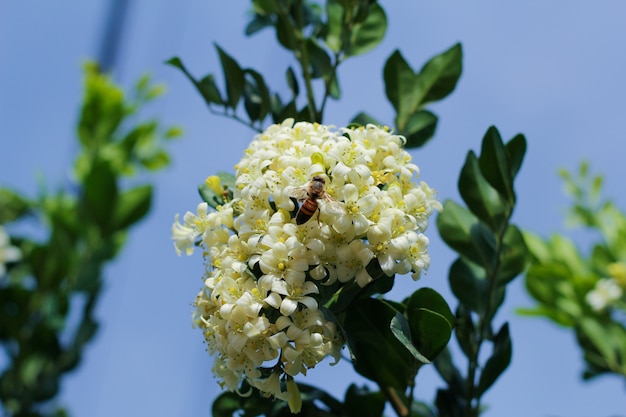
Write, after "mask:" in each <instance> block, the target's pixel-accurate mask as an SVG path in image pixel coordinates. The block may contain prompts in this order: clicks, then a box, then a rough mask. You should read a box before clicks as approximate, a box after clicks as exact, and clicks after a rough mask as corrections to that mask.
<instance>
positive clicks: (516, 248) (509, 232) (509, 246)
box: [496, 225, 528, 286]
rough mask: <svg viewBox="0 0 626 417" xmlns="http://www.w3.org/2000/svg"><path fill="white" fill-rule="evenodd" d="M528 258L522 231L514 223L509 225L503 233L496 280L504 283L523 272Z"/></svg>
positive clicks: (500, 283) (501, 283)
mask: <svg viewBox="0 0 626 417" xmlns="http://www.w3.org/2000/svg"><path fill="white" fill-rule="evenodd" d="M527 260H528V251H527V249H526V243H525V242H524V237H523V236H522V232H521V231H520V230H519V229H518V228H517V226H515V225H509V227H507V229H506V232H505V233H504V239H503V241H502V251H501V252H500V267H499V269H498V275H497V276H496V282H497V283H498V285H502V286H504V285H506V284H508V283H509V282H511V280H513V278H515V277H516V276H518V275H519V274H521V273H522V272H524V269H525V268H526V264H527Z"/></svg>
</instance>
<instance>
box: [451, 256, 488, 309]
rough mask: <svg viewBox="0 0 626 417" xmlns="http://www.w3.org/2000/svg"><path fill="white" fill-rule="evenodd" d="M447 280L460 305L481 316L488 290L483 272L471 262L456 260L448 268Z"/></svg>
mask: <svg viewBox="0 0 626 417" xmlns="http://www.w3.org/2000/svg"><path fill="white" fill-rule="evenodd" d="M449 280H450V289H451V290H452V293H453V294H454V296H455V297H456V298H457V299H458V300H459V302H460V303H461V305H463V306H464V307H466V308H468V309H469V310H471V311H475V312H477V313H479V314H481V315H483V314H484V312H485V308H486V305H485V304H486V301H487V299H488V290H489V282H488V280H487V276H486V274H485V270H484V269H483V268H480V267H479V266H478V265H476V264H475V263H473V262H469V261H467V260H464V259H462V258H457V260H456V261H454V263H453V264H452V266H450V274H449Z"/></svg>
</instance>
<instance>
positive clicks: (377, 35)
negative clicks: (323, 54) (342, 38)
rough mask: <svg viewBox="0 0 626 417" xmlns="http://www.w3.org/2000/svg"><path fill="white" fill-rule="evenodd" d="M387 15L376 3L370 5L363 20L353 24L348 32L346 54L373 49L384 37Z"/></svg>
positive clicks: (362, 52)
mask: <svg viewBox="0 0 626 417" xmlns="http://www.w3.org/2000/svg"><path fill="white" fill-rule="evenodd" d="M386 31H387V16H386V15H385V11H384V10H383V8H382V7H381V6H380V5H379V4H378V3H373V4H371V5H370V7H369V10H368V14H367V17H366V18H365V20H364V21H362V22H360V23H357V24H356V25H354V27H353V29H352V31H351V32H350V39H349V42H348V47H347V48H346V56H356V55H361V54H364V53H366V52H369V51H371V50H372V49H374V48H375V47H376V46H377V45H378V44H379V43H380V42H382V40H383V38H384V37H385V32H386Z"/></svg>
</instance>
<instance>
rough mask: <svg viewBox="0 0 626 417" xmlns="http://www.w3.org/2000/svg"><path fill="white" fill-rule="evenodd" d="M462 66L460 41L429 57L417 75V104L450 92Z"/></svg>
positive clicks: (430, 100)
mask: <svg viewBox="0 0 626 417" xmlns="http://www.w3.org/2000/svg"><path fill="white" fill-rule="evenodd" d="M462 67H463V49H462V48H461V44H460V43H457V44H456V45H454V46H452V47H451V48H450V49H448V50H447V51H445V52H442V53H441V54H439V55H436V56H435V57H433V58H431V59H430V60H429V61H428V62H427V63H426V64H425V65H424V66H423V67H422V69H421V70H420V72H419V74H418V75H417V86H416V88H417V90H418V91H419V95H418V97H419V99H418V103H419V105H421V106H423V105H424V104H426V103H430V102H433V101H437V100H441V99H442V98H444V97H446V96H447V95H448V94H450V93H451V92H452V91H453V90H454V88H455V87H456V83H457V81H458V80H459V78H460V77H461V71H462Z"/></svg>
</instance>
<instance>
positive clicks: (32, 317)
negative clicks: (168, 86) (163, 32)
mask: <svg viewBox="0 0 626 417" xmlns="http://www.w3.org/2000/svg"><path fill="white" fill-rule="evenodd" d="M162 90H163V89H162V87H159V86H155V85H153V84H152V83H151V82H150V80H149V78H148V77H143V78H141V79H140V80H139V82H138V83H137V85H136V87H135V90H134V92H133V95H132V96H131V97H127V96H126V95H125V94H124V92H123V91H122V90H121V89H120V88H119V87H118V86H116V85H115V84H114V83H113V82H112V81H111V80H110V79H109V77H108V76H106V75H105V74H101V73H100V72H99V71H98V68H97V66H96V65H95V64H87V65H86V66H85V81H84V97H83V103H82V107H81V110H80V118H79V123H78V127H77V135H78V141H79V143H80V146H81V147H80V153H79V155H78V156H77V158H76V163H75V171H74V173H75V179H76V183H75V184H73V185H72V187H71V188H69V189H67V190H60V191H58V192H56V193H48V192H46V191H43V192H42V194H41V195H40V197H39V198H37V199H29V198H26V197H24V196H21V195H20V194H19V193H18V192H17V191H13V190H9V189H0V207H2V209H1V210H0V225H3V226H4V225H8V224H9V223H14V222H20V221H29V222H31V221H35V220H39V219H43V221H44V223H43V224H40V225H39V226H40V227H41V228H42V229H43V230H45V231H46V233H44V235H45V236H47V237H46V238H45V239H43V240H32V239H30V238H28V237H19V236H17V237H14V240H15V243H16V244H17V245H18V247H19V249H20V251H21V255H22V257H21V259H20V260H19V261H17V262H16V263H15V264H14V265H11V268H10V269H9V271H8V275H7V276H6V277H4V276H1V277H0V278H1V279H0V305H2V307H3V308H1V309H0V342H1V343H2V345H3V347H4V349H5V351H6V353H7V355H8V359H9V361H8V363H7V364H6V366H5V367H4V368H3V369H2V373H1V375H0V400H1V401H2V403H3V405H4V410H5V413H6V415H7V416H62V415H67V412H66V411H64V410H63V409H60V408H59V409H55V408H54V407H52V406H50V405H49V401H50V400H51V399H53V398H54V397H55V396H56V395H57V393H58V391H59V389H60V386H61V380H62V377H63V375H64V374H65V373H67V372H69V371H71V370H73V369H75V368H76V367H77V366H78V365H79V364H80V361H81V360H82V352H83V349H84V347H85V345H86V344H87V343H89V342H90V341H91V340H92V339H93V336H94V335H95V334H96V332H97V329H98V323H97V321H96V319H95V317H94V310H95V308H96V305H97V301H98V299H99V295H100V289H101V288H102V285H103V275H102V269H103V267H104V265H105V264H106V263H107V262H109V261H110V260H112V259H113V258H114V257H115V256H116V254H117V253H118V252H119V250H120V249H121V247H122V246H123V244H124V242H125V240H126V235H127V232H128V229H129V228H130V227H132V226H133V225H135V224H137V222H139V221H140V220H141V219H143V218H144V217H145V216H146V214H147V213H148V211H149V210H150V206H151V201H152V186H151V185H137V186H129V185H127V181H124V182H123V181H122V179H123V177H126V176H129V175H131V174H133V173H135V172H137V171H139V170H144V169H147V170H156V169H160V168H162V167H163V166H165V165H167V163H168V161H169V157H168V154H167V153H166V151H165V149H164V144H165V143H166V141H168V140H170V139H172V138H175V137H177V136H179V134H180V129H176V128H170V129H169V130H165V131H162V130H161V128H160V126H159V124H158V123H156V122H155V121H146V122H138V121H136V120H135V119H134V118H133V116H134V115H135V114H136V113H137V112H138V111H139V109H140V108H141V107H142V106H143V105H144V104H146V103H148V102H150V101H152V100H153V99H154V98H156V97H158V96H159V95H160V94H161V92H162ZM5 278H6V279H5ZM70 315H71V316H72V317H73V318H77V319H78V320H77V322H76V323H77V324H76V325H73V326H71V325H70V324H69V322H68V318H69V317H70ZM72 322H74V320H72Z"/></svg>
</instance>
